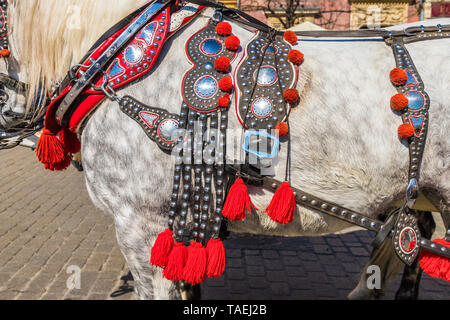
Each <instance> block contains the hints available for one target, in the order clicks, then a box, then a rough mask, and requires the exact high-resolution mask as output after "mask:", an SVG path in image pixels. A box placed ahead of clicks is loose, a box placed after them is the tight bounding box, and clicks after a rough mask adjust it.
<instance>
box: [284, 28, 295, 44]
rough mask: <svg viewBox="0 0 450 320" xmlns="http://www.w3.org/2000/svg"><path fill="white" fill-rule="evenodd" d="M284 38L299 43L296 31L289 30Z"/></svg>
mask: <svg viewBox="0 0 450 320" xmlns="http://www.w3.org/2000/svg"><path fill="white" fill-rule="evenodd" d="M284 40H286V41H287V42H289V43H290V44H292V45H294V44H296V43H297V40H298V38H297V35H296V34H295V32H294V31H291V30H288V31H286V32H285V33H284Z"/></svg>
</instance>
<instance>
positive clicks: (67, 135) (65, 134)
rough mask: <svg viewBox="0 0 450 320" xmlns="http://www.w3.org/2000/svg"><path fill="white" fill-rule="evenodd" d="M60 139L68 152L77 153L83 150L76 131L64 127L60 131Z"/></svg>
mask: <svg viewBox="0 0 450 320" xmlns="http://www.w3.org/2000/svg"><path fill="white" fill-rule="evenodd" d="M58 136H59V140H60V141H61V143H62V145H63V148H64V150H65V151H66V152H67V153H72V154H73V153H77V152H79V151H80V150H81V143H80V140H79V139H78V136H77V134H76V133H74V132H72V131H71V130H70V129H67V128H66V129H62V130H61V131H59V134H58Z"/></svg>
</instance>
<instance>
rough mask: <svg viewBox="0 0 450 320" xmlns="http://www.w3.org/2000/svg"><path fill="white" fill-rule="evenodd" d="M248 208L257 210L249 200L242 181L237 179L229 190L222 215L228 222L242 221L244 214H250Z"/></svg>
mask: <svg viewBox="0 0 450 320" xmlns="http://www.w3.org/2000/svg"><path fill="white" fill-rule="evenodd" d="M250 206H252V207H253V208H255V210H258V209H257V208H256V207H255V206H254V204H253V203H252V202H251V200H250V196H249V195H248V190H247V187H246V185H245V184H244V181H243V180H242V179H241V178H239V179H237V180H236V182H235V183H234V184H233V185H232V186H231V188H230V192H229V193H228V196H227V200H226V201H225V204H224V206H223V210H222V214H223V216H224V217H225V218H227V219H229V220H230V221H234V220H238V221H240V220H244V219H245V215H246V213H249V214H250V213H251V212H252V211H251V207H250Z"/></svg>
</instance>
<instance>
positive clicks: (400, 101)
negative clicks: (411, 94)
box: [391, 93, 409, 111]
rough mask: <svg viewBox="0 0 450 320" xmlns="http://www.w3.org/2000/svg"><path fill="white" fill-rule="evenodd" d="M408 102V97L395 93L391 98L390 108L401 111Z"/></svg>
mask: <svg viewBox="0 0 450 320" xmlns="http://www.w3.org/2000/svg"><path fill="white" fill-rule="evenodd" d="M408 104H409V101H408V98H407V97H406V96H405V95H404V94H403V93H397V94H396V95H394V96H392V98H391V108H392V109H394V110H397V111H402V110H403V109H405V108H406V107H407V106H408Z"/></svg>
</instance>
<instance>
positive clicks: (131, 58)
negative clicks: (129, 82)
mask: <svg viewBox="0 0 450 320" xmlns="http://www.w3.org/2000/svg"><path fill="white" fill-rule="evenodd" d="M143 55H144V53H143V52H142V49H141V48H139V47H138V46H135V45H131V46H129V47H128V48H126V49H125V52H124V57H125V60H126V61H127V62H128V63H133V64H134V63H138V62H139V61H141V60H142V57H143Z"/></svg>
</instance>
